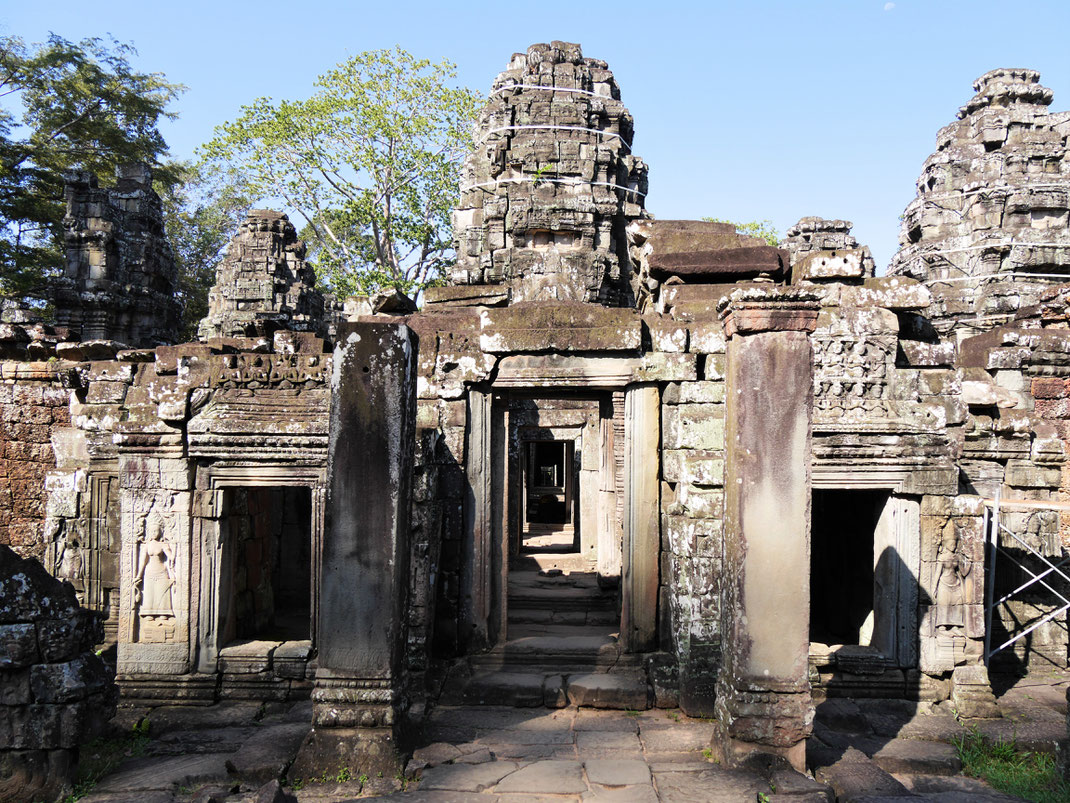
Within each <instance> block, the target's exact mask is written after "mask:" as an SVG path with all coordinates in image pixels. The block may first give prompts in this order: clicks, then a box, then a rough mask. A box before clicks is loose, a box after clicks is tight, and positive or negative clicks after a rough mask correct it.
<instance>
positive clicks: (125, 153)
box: [0, 34, 184, 294]
mask: <svg viewBox="0 0 1070 803" xmlns="http://www.w3.org/2000/svg"><path fill="white" fill-rule="evenodd" d="M134 55H136V51H135V50H134V48H133V47H132V46H131V45H128V44H123V43H120V42H117V41H115V40H114V39H110V40H108V41H105V40H102V39H99V38H92V39H83V40H82V41H81V42H77V43H75V42H69V41H67V40H66V39H63V38H62V37H59V36H56V35H55V34H53V35H52V36H50V37H49V39H48V41H47V42H43V43H37V44H31V45H27V44H26V43H25V42H23V40H22V39H20V38H18V37H0V268H2V273H0V294H24V293H40V292H41V287H40V283H41V279H42V277H43V276H44V275H46V274H47V273H48V272H49V270H54V269H55V268H56V267H58V266H59V265H60V264H61V263H62V247H63V246H62V242H63V241H62V231H63V229H62V221H63V215H64V204H63V174H64V173H65V172H67V171H69V170H90V171H92V172H94V173H96V174H97V175H98V176H99V177H100V178H101V179H102V181H104V182H107V181H108V180H109V179H111V177H112V176H114V174H115V168H116V167H117V166H118V165H120V164H124V163H129V162H147V163H149V164H152V165H153V166H154V168H155V171H156V177H157V179H158V181H159V182H160V183H161V184H162V185H164V186H167V185H170V184H173V183H174V181H175V180H177V178H178V176H177V173H178V167H177V166H175V165H169V166H168V165H163V166H161V165H160V164H159V162H160V159H161V157H163V156H165V155H166V153H167V145H166V143H165V142H164V139H163V137H162V136H161V134H160V131H159V128H158V125H159V122H160V118H173V117H174V113H173V112H170V111H168V109H167V106H168V104H169V103H170V102H171V101H172V100H173V99H174V98H175V97H176V96H177V95H178V94H179V93H180V92H182V91H183V90H184V87H182V86H180V85H178V84H172V83H169V82H168V81H166V80H165V79H164V77H163V76H162V75H161V74H159V73H141V72H138V71H136V70H134V69H133V67H132V66H131V64H130V58H131V57H133V56H134Z"/></svg>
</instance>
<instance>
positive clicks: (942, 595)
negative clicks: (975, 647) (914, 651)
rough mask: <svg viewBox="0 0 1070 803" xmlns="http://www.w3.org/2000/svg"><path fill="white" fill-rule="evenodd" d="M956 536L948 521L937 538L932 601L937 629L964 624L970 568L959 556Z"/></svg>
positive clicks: (957, 535)
mask: <svg viewBox="0 0 1070 803" xmlns="http://www.w3.org/2000/svg"><path fill="white" fill-rule="evenodd" d="M958 548H959V533H958V528H957V527H956V526H955V524H954V523H953V522H948V524H947V525H946V526H945V527H944V530H943V533H942V534H941V537H940V548H939V550H938V551H937V554H936V562H937V566H938V568H937V571H936V589H935V593H934V597H935V600H934V601H935V602H936V626H937V627H962V626H963V625H964V624H965V622H966V618H965V616H966V612H965V609H964V608H963V606H964V605H965V604H966V577H967V575H968V574H969V573H970V569H971V568H972V567H971V565H970V562H969V561H968V560H966V558H965V557H963V556H962V555H960V554H959V551H958Z"/></svg>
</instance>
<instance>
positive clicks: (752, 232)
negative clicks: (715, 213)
mask: <svg viewBox="0 0 1070 803" xmlns="http://www.w3.org/2000/svg"><path fill="white" fill-rule="evenodd" d="M702 219H703V220H705V221H708V222H710V223H728V224H730V225H732V226H735V227H736V231H737V232H739V233H740V234H746V235H748V236H750V237H758V238H760V239H762V240H765V241H766V242H767V243H769V245H772V246H776V245H778V244H779V243H780V232H778V231H777V230H776V226H775V225H774V224H773V221H771V220H751V221H748V222H746V223H737V222H736V221H734V220H724V219H722V218H719V217H704V218H702Z"/></svg>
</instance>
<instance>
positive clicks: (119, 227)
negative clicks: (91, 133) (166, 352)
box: [53, 165, 182, 347]
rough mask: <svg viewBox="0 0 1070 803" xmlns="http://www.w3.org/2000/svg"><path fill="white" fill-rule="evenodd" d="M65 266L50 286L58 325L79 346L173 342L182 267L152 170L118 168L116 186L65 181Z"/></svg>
mask: <svg viewBox="0 0 1070 803" xmlns="http://www.w3.org/2000/svg"><path fill="white" fill-rule="evenodd" d="M66 197H67V216H66V217H65V218H64V221H63V225H64V228H65V230H66V233H65V241H66V246H67V266H66V268H65V271H64V274H63V276H62V277H61V278H59V279H58V280H56V282H55V283H54V285H53V302H54V304H55V308H56V323H57V324H58V325H59V326H64V327H69V328H70V329H71V330H72V331H75V332H79V333H80V334H81V339H82V340H115V341H117V342H120V343H125V344H126V345H128V346H135V347H142V346H147V347H151V346H156V345H159V344H161V343H173V342H174V341H175V339H176V338H177V336H178V329H179V325H180V322H181V315H182V306H181V302H180V301H179V300H178V299H177V298H176V296H175V292H176V290H177V289H178V269H177V267H176V266H175V261H174V256H173V255H172V253H171V246H170V244H169V243H168V240H167V236H166V234H165V232H164V225H163V209H162V204H161V201H160V197H159V196H158V195H157V194H156V192H155V191H154V190H153V189H152V171H151V170H150V169H149V167H148V166H147V165H126V166H123V167H120V168H119V170H118V172H117V178H116V182H115V185H114V186H113V187H100V186H99V185H98V183H97V178H96V177H95V176H93V175H92V174H90V173H76V174H72V175H70V176H69V177H68V178H67V186H66Z"/></svg>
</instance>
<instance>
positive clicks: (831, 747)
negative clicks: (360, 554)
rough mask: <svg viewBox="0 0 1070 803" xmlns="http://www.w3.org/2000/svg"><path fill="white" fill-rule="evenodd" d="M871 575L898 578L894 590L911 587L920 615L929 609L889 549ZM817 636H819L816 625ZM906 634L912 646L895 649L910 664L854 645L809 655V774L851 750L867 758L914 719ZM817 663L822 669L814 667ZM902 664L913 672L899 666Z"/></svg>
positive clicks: (916, 685) (914, 649)
mask: <svg viewBox="0 0 1070 803" xmlns="http://www.w3.org/2000/svg"><path fill="white" fill-rule="evenodd" d="M874 576H875V577H877V578H888V577H899V578H901V581H900V583H899V584H898V585H899V586H900V587H902V586H903V585H905V584H908V583H912V584H913V585H914V587H916V588H919V593H921V594H922V598H920V599H919V600H918V606H917V607H918V610H919V611H920V612H924V611H926V609H928V608H929V607H930V606H931V605H932V600H930V599H929V598H928V596H927V595H924V592H921V591H920V585H919V584H918V578H917V577H916V575H915V574H914V573H913V572H912V571H911V570H910V569H909V567H908V566H907V565H906V564H905V563H904V562H903V561H902V559H901V558H900V557H899V554H898V552H897V551H896V550H895V549H894V548H892V547H887V548H885V549H884V551H883V552H882V553H881V554H880V556H879V558H878V560H877V562H876V566H875V568H874ZM904 581H906V582H904ZM877 588H878V589H879V588H880V584H879V583H878V584H877ZM811 593H812V594H813V593H814V592H811ZM878 603H879V601H878ZM892 604H896V603H895V602H893V603H892ZM919 621H920V619H919ZM896 629H897V630H898V629H899V628H896ZM812 632H814V631H813V629H812ZM817 632H821V627H820V625H819V626H818V627H817ZM911 632H912V636H911V638H912V639H913V641H912V643H910V644H909V645H900V646H901V648H902V649H905V652H906V655H910V656H913V660H911V661H908V660H905V659H904V658H903V657H897V656H896V655H895V654H894V652H895V651H894V650H890V649H882V648H880V647H878V646H860V645H857V644H855V645H839V646H833V647H830V649H829V655H828V657H827V658H822V657H818V656H816V655H815V654H813V653H812V654H811V680H813V679H814V674H815V672H817V673H818V674H819V676H820V684H815V689H814V697H815V703H816V714H815V719H814V732H813V736H812V737H811V738H810V739H809V740H808V742H807V748H806V764H807V767H808V768H809V769H810V770H812V771H815V772H816V771H817V770H819V769H821V768H823V767H829V766H831V765H833V764H835V763H836V762H837V761H839V760H840V759H841V758H843V757H844V756H845V755H846V754H847V752H848V751H849V750H851V749H854V750H858V751H861V752H862V753H864V754H865V755H866V756H869V757H871V758H872V757H873V755H874V754H876V753H878V752H879V751H880V750H881V749H882V748H883V747H884V746H885V745H887V744H888V743H889V742H890V741H892V740H893V739H895V738H897V737H898V736H899V735H900V733H901V732H902V730H903V728H904V727H905V726H906V725H907V724H909V723H910V722H911V720H912V719H913V718H914V717H915V716H916V715H917V713H918V709H919V707H920V703H919V700H920V698H921V696H922V689H921V683H920V677H919V674H918V672H917V671H916V667H917V655H918V647H919V627H918V626H915V627H913V628H912V631H911ZM888 653H893V654H888ZM822 661H824V662H825V664H824V667H820V664H821V662H822ZM908 663H911V664H913V668H911V667H907V666H901V665H900V664H908ZM815 664H817V665H818V666H815ZM819 667H820V668H819ZM818 686H819V687H818Z"/></svg>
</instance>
